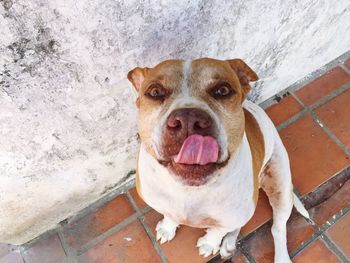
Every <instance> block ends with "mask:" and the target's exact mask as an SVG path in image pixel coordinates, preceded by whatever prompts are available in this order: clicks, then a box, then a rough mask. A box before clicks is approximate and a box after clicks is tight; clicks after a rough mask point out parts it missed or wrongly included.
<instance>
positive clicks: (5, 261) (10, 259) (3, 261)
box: [0, 251, 24, 263]
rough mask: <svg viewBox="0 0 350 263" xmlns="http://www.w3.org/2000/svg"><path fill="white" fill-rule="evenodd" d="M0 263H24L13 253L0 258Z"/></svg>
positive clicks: (17, 254) (17, 253)
mask: <svg viewBox="0 0 350 263" xmlns="http://www.w3.org/2000/svg"><path fill="white" fill-rule="evenodd" d="M0 263H24V262H23V259H22V257H21V255H20V254H19V252H17V251H13V252H10V253H9V254H7V255H5V256H3V257H0Z"/></svg>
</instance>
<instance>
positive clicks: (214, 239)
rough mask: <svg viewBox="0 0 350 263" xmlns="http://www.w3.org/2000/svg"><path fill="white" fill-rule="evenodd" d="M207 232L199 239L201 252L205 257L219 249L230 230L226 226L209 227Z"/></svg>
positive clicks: (198, 244)
mask: <svg viewBox="0 0 350 263" xmlns="http://www.w3.org/2000/svg"><path fill="white" fill-rule="evenodd" d="M206 232H207V233H206V234H205V235H204V236H202V237H200V238H199V239H198V241H197V247H198V248H199V254H200V255H203V256H204V257H208V256H209V255H211V254H216V253H217V252H218V251H219V249H220V244H221V241H222V239H223V237H224V236H225V235H226V234H227V233H228V232H229V230H228V229H225V228H208V229H207V230H206Z"/></svg>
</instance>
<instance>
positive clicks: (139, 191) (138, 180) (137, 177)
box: [135, 157, 143, 199]
mask: <svg viewBox="0 0 350 263" xmlns="http://www.w3.org/2000/svg"><path fill="white" fill-rule="evenodd" d="M135 181H136V192H137V193H138V195H139V196H140V197H141V198H142V199H143V196H142V194H141V183H140V175H139V157H137V167H136V178H135Z"/></svg>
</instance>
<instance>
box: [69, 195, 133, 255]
mask: <svg viewBox="0 0 350 263" xmlns="http://www.w3.org/2000/svg"><path fill="white" fill-rule="evenodd" d="M133 213H134V210H133V208H132V206H131V204H130V203H129V201H128V199H127V197H126V195H125V194H122V195H119V196H117V197H116V198H115V199H113V200H112V201H110V202H108V203H106V204H105V205H103V206H102V207H100V208H98V209H97V210H96V211H95V212H93V213H90V214H88V215H86V216H85V217H83V218H81V219H80V220H78V221H76V222H73V223H71V224H69V225H67V226H65V227H64V229H63V235H64V237H65V238H66V240H67V242H68V244H69V245H70V246H71V247H72V248H74V249H78V248H80V247H81V246H82V245H84V244H86V243H87V242H89V241H90V240H91V239H93V238H95V237H97V236H98V235H100V234H102V233H104V232H105V231H107V230H108V229H110V228H111V227H113V226H115V225H117V224H119V223H120V222H122V221H123V220H124V219H126V218H127V217H129V216H130V215H132V214H133Z"/></svg>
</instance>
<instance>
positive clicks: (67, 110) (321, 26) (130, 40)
mask: <svg viewBox="0 0 350 263" xmlns="http://www.w3.org/2000/svg"><path fill="white" fill-rule="evenodd" d="M349 21H350V10H349V1H348V0H338V1H326V0H317V1H316V0H314V1H311V0H303V1H295V0H289V1H288V0H287V1H282V0H277V1H276V0H264V1H255V0H244V1H243V0H237V1H222V0H215V1H183V0H179V1H170V0H169V1H165V0H164V1H143V0H138V1H118V0H78V1H77V0H16V1H15V0H1V1H0V215H1V216H0V242H10V243H15V244H19V243H23V242H26V241H28V240H30V239H32V238H33V237H35V236H37V235H38V234H40V233H42V232H44V231H46V230H47V229H49V228H52V227H54V226H55V225H56V223H57V222H59V221H61V220H63V219H65V218H67V217H68V216H71V215H73V214H75V213H76V212H77V211H79V210H80V209H82V208H83V207H86V206H88V205H89V204H90V203H91V202H93V201H94V200H96V199H98V198H100V197H101V196H102V195H103V194H105V193H106V192H109V191H111V190H112V189H114V188H115V187H116V186H117V184H118V183H120V182H121V181H123V180H125V177H126V176H127V174H128V172H129V171H130V170H133V169H134V168H135V156H136V152H137V148H138V143H137V137H136V128H135V109H134V104H133V101H134V97H133V93H132V89H131V88H130V85H129V84H128V83H127V81H126V73H127V72H128V70H130V69H131V68H133V67H135V66H137V65H138V66H152V65H155V64H156V63H158V62H159V61H161V60H164V59H168V58H183V59H191V58H198V57H202V56H210V57H217V58H222V59H224V58H235V57H241V58H244V59H245V60H246V61H247V62H248V63H249V64H250V65H251V66H252V67H253V68H254V69H255V70H256V71H257V72H258V73H259V75H260V77H261V81H260V82H259V83H257V85H256V87H255V89H254V92H253V94H252V96H251V98H252V99H255V100H258V101H261V100H263V99H265V98H267V97H269V96H271V95H273V94H275V93H276V92H277V91H279V90H281V89H283V88H285V87H287V86H288V85H290V84H292V83H293V82H295V81H296V80H298V79H300V78H302V77H304V76H305V75H306V74H308V73H310V72H312V71H314V70H316V69H318V68H319V67H321V66H322V65H324V64H325V63H327V62H328V61H330V60H332V59H334V58H335V57H337V56H339V55H341V54H342V53H344V52H345V51H347V50H349V49H350V45H349V43H350V34H349V32H350V22H349Z"/></svg>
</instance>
